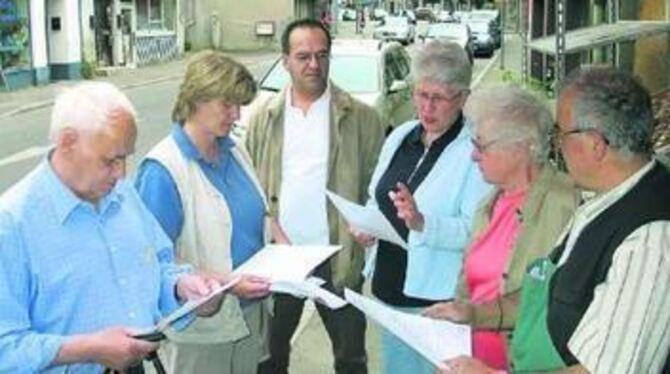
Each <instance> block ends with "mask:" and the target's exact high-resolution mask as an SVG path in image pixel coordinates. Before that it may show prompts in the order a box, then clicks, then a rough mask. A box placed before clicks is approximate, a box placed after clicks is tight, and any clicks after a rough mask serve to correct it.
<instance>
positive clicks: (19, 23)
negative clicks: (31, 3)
mask: <svg viewBox="0 0 670 374" xmlns="http://www.w3.org/2000/svg"><path fill="white" fill-rule="evenodd" d="M27 14H28V0H0V69H7V68H21V67H27V66H29V64H30V54H29V48H28V47H29V29H28V17H27Z"/></svg>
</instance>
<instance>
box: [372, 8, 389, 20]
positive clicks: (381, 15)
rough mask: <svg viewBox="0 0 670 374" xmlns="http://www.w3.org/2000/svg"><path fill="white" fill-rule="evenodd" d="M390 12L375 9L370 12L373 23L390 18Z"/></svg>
mask: <svg viewBox="0 0 670 374" xmlns="http://www.w3.org/2000/svg"><path fill="white" fill-rule="evenodd" d="M388 15H389V14H388V12H387V11H386V10H385V9H382V8H375V9H373V10H372V12H370V19H371V20H372V21H381V20H383V19H385V18H386V17H387V16H388Z"/></svg>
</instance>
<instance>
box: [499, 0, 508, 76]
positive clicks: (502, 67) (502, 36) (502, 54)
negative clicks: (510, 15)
mask: <svg viewBox="0 0 670 374" xmlns="http://www.w3.org/2000/svg"><path fill="white" fill-rule="evenodd" d="M505 4H507V0H503V2H502V16H501V17H500V39H501V40H500V70H505V26H506V25H507V22H506V21H505V18H506V17H507V6H506V5H505Z"/></svg>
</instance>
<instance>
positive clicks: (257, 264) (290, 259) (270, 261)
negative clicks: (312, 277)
mask: <svg viewBox="0 0 670 374" xmlns="http://www.w3.org/2000/svg"><path fill="white" fill-rule="evenodd" d="M341 248H342V246H339V245H274V244H272V245H267V246H265V247H264V248H263V249H261V250H260V251H258V252H257V253H256V254H255V255H254V256H253V257H251V258H250V259H249V260H247V261H246V262H245V263H243V264H242V265H240V266H239V267H238V268H237V269H235V270H234V271H233V274H235V275H241V274H249V275H257V276H260V277H265V278H268V279H270V281H272V282H277V281H296V282H299V281H304V280H305V279H306V278H307V276H308V275H309V274H310V273H311V272H312V271H314V269H315V268H316V267H317V266H319V264H320V263H322V262H324V261H326V260H327V259H328V258H329V257H330V256H332V255H333V254H334V253H335V252H337V251H339V250H340V249H341Z"/></svg>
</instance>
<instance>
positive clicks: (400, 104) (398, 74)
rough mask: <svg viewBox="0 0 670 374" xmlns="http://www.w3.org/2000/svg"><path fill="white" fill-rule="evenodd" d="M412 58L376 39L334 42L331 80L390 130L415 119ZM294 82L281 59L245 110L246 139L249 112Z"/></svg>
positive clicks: (238, 132)
mask: <svg viewBox="0 0 670 374" xmlns="http://www.w3.org/2000/svg"><path fill="white" fill-rule="evenodd" d="M409 71H410V57H409V55H408V54H407V52H406V51H405V49H404V48H403V47H402V46H401V45H400V44H398V43H395V42H390V43H385V42H379V41H372V40H360V39H356V40H342V39H336V40H333V47H332V50H331V58H330V79H331V80H332V81H333V82H334V83H335V84H336V85H338V86H339V87H341V88H342V89H344V90H345V91H347V92H349V93H351V94H352V95H353V96H354V97H355V98H357V99H358V100H360V101H362V102H364V103H366V104H368V105H370V106H372V107H374V108H375V109H376V110H377V112H378V113H379V115H380V116H381V118H382V121H383V123H385V124H386V126H387V127H388V128H389V129H390V128H393V127H396V126H397V125H399V124H401V123H403V122H405V121H408V120H410V119H412V118H414V117H415V116H416V115H415V111H414V106H413V105H412V94H411V89H410V82H409ZM289 80H290V77H289V75H288V72H286V70H285V69H284V66H283V64H282V61H281V57H279V58H277V60H276V61H275V63H274V65H272V67H271V68H270V70H268V72H267V73H266V74H265V76H264V77H263V78H262V79H261V80H260V82H259V85H258V86H259V93H258V96H257V97H256V99H254V101H253V102H252V103H251V104H250V105H248V106H246V107H244V108H242V113H241V119H240V124H241V125H240V126H237V127H236V128H235V130H234V134H235V135H236V136H239V137H243V136H244V131H245V127H246V124H247V121H248V118H249V113H250V112H251V111H252V110H253V108H254V107H255V106H257V105H259V104H260V103H263V102H265V101H267V100H268V99H269V98H271V97H272V96H273V95H275V94H276V93H277V92H279V91H280V90H281V89H282V88H283V87H284V86H285V85H286V84H287V83H288V82H289Z"/></svg>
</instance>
